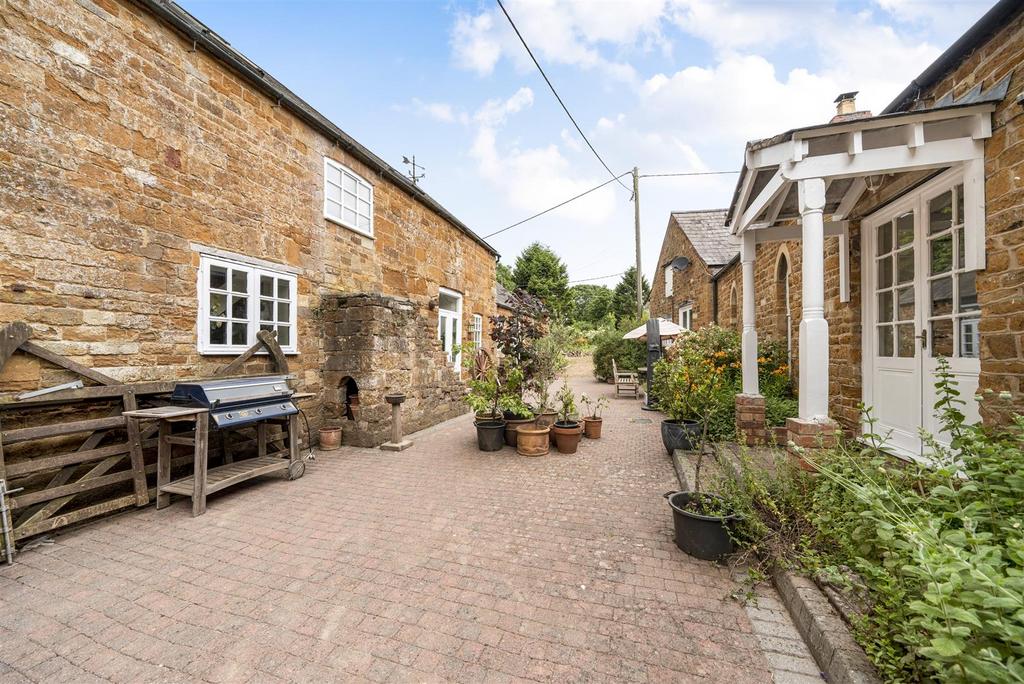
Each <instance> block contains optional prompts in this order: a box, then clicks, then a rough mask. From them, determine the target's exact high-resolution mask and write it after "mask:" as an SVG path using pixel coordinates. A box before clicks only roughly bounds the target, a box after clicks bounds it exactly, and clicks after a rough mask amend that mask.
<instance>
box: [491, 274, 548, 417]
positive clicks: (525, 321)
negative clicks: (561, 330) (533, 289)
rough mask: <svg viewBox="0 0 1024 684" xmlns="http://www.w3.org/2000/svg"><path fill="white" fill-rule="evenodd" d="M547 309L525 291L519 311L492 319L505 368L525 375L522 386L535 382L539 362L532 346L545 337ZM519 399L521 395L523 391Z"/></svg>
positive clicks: (518, 299)
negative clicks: (544, 328) (544, 316)
mask: <svg viewBox="0 0 1024 684" xmlns="http://www.w3.org/2000/svg"><path fill="white" fill-rule="evenodd" d="M543 313H544V307H543V305H542V304H541V302H540V300H539V299H537V298H536V297H533V296H532V295H530V294H528V293H525V292H517V293H516V309H515V311H514V312H513V313H512V314H511V315H508V316H491V339H492V340H493V341H494V346H495V347H497V349H498V351H499V352H501V355H502V366H503V367H505V366H509V367H514V368H516V369H518V370H519V371H520V372H522V374H523V383H522V384H521V387H522V388H523V389H525V388H526V387H528V386H531V384H532V383H533V381H534V375H535V373H536V367H535V366H536V359H535V357H534V351H533V343H534V341H536V340H538V339H540V337H541V335H542V334H543V330H542V328H541V323H542V316H543ZM519 396H520V398H521V397H522V393H521V392H520V395H519Z"/></svg>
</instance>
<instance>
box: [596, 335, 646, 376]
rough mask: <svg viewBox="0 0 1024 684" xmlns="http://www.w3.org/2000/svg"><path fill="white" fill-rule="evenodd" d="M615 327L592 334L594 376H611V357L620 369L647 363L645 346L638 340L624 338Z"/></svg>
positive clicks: (634, 367)
mask: <svg viewBox="0 0 1024 684" xmlns="http://www.w3.org/2000/svg"><path fill="white" fill-rule="evenodd" d="M624 334H625V333H624V332H621V331H619V330H617V329H615V328H602V329H601V330H600V331H599V332H598V333H597V334H596V335H594V340H593V345H594V354H593V359H594V377H595V378H597V379H598V380H608V379H610V378H611V377H612V359H615V364H616V365H617V366H618V367H619V369H620V370H636V369H637V368H640V367H642V366H646V365H647V348H646V346H645V345H644V343H643V342H641V341H639V340H624V339H622V336H623V335H624Z"/></svg>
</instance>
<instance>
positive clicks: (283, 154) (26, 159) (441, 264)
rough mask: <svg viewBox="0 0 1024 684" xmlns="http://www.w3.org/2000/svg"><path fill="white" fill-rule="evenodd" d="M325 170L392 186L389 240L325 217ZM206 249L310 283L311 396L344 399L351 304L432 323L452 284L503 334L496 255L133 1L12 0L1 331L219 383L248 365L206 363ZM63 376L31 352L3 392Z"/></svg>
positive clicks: (305, 337)
mask: <svg viewBox="0 0 1024 684" xmlns="http://www.w3.org/2000/svg"><path fill="white" fill-rule="evenodd" d="M325 156H328V157H330V158H332V159H335V160H337V161H339V162H341V163H343V164H344V165H345V166H348V167H349V168H351V169H352V170H354V171H355V172H357V173H358V174H360V175H361V176H363V177H364V178H365V179H367V180H368V181H369V182H370V183H371V184H372V185H373V186H374V223H375V226H374V228H375V231H374V232H375V238H373V239H371V238H368V237H365V236H363V235H361V234H359V233H356V232H353V231H351V230H349V229H347V228H344V227H342V226H340V225H337V224H335V223H332V222H330V221H328V220H325V219H324V217H323V199H324V198H323V170H324V161H323V159H324V157H325ZM197 246H202V247H208V248H217V249H221V250H225V251H228V252H232V253H238V254H241V255H244V256H250V257H259V258H261V259H264V260H267V261H272V262H275V263H278V264H281V265H284V266H287V267H290V268H293V269H296V270H297V271H298V276H297V277H298V293H299V298H298V328H299V329H298V351H299V353H298V354H297V355H294V356H292V357H290V359H289V362H290V364H291V366H292V371H293V372H295V373H296V375H297V377H298V385H299V387H300V388H301V389H302V390H304V391H312V392H316V393H320V392H321V391H322V389H323V387H324V384H323V381H322V377H321V369H322V366H323V364H324V361H325V359H326V351H325V349H324V343H323V340H322V336H321V329H320V323H319V321H318V318H317V315H316V314H317V312H318V311H319V309H320V308H321V305H322V299H323V298H324V297H325V296H326V295H329V294H331V293H338V292H372V293H379V294H384V295H390V296H398V297H402V298H406V299H408V300H410V301H411V302H413V303H414V304H415V306H417V307H419V308H420V309H422V308H423V307H424V306H425V305H426V304H427V303H428V302H429V301H430V300H431V299H433V298H436V297H437V293H438V288H439V287H447V288H450V289H453V290H456V291H459V292H462V293H463V294H464V297H465V299H464V304H463V311H464V316H465V320H464V321H463V325H462V329H463V330H468V329H469V323H470V319H471V317H472V315H473V314H480V315H481V316H482V317H483V319H484V322H485V323H484V325H485V331H484V339H485V340H487V339H488V335H487V331H486V326H488V325H489V324H488V323H487V321H488V317H489V316H491V315H493V314H494V312H495V309H494V266H495V260H494V255H493V254H492V253H490V252H489V251H488V250H487V249H485V248H484V247H483V246H481V245H480V244H479V243H477V242H476V241H474V240H473V239H471V238H470V237H469V236H468V235H467V234H466V233H464V232H462V231H461V230H459V228H458V227H457V226H456V225H455V224H453V223H451V222H449V221H448V220H446V219H445V218H444V217H443V216H441V215H439V214H438V213H435V212H434V211H433V210H431V209H430V208H429V207H428V206H427V205H425V204H423V203H421V202H420V201H419V200H418V199H417V198H416V197H415V196H414V195H412V194H410V193H409V192H408V191H407V190H406V189H405V188H403V187H402V186H399V185H397V184H393V183H392V182H391V181H389V180H388V179H387V178H386V177H382V176H381V174H379V173H378V172H377V171H376V170H375V169H374V168H371V167H370V166H368V165H367V164H365V163H363V161H361V159H360V158H358V157H356V156H355V155H353V154H350V153H349V152H347V151H345V150H343V149H342V148H340V147H338V146H336V145H335V144H334V143H333V142H332V141H330V140H328V139H326V138H325V137H324V136H323V135H321V134H320V133H319V132H318V131H317V130H314V129H312V128H311V127H310V126H308V125H307V124H305V123H304V122H303V121H301V120H299V119H298V118H296V117H295V116H293V115H292V114H291V113H290V112H289V111H288V110H286V109H284V108H282V107H280V106H278V105H277V102H276V101H273V100H271V99H270V98H268V97H267V96H265V95H264V94H262V92H261V91H258V90H256V88H255V87H254V86H252V85H251V84H250V83H249V82H248V81H246V80H244V79H243V78H242V77H241V76H239V75H237V74H235V73H234V72H232V71H230V70H229V69H228V68H227V67H226V66H225V65H224V64H223V63H221V62H220V61H218V60H216V59H214V58H213V57H212V56H210V55H209V54H207V53H205V52H204V51H203V50H202V49H199V50H193V46H192V43H191V42H190V41H186V40H185V39H184V38H182V37H181V36H179V35H178V34H177V33H175V32H173V31H172V30H171V29H170V28H169V27H168V26H166V25H165V24H163V23H162V22H161V21H159V20H158V19H156V18H155V17H153V16H152V15H150V14H148V13H147V12H146V11H145V10H143V9H141V8H140V7H139V6H137V5H135V4H133V3H131V2H128V1H127V0H91V1H86V0H83V2H77V3H76V2H43V1H35V0H8V1H6V2H4V3H3V12H2V16H0V321H3V322H9V321H15V320H24V321H26V322H27V323H29V324H30V325H31V326H32V328H33V335H34V339H35V340H36V341H37V342H39V343H40V344H42V345H43V346H45V347H47V348H49V349H52V350H54V351H57V352H59V353H62V354H65V355H67V356H68V357H70V358H71V359H73V360H75V361H78V362H80V363H83V364H85V365H87V366H92V367H96V368H100V369H102V370H103V372H104V373H107V374H109V375H112V376H114V377H116V378H118V379H121V380H124V381H136V380H146V379H175V378H181V377H194V376H204V375H209V374H211V373H212V372H213V371H214V370H215V369H216V368H217V367H220V366H222V365H223V364H225V363H227V362H228V361H230V359H231V357H230V356H211V355H202V354H200V353H199V352H198V351H197V335H196V318H197V308H198V300H197V293H196V276H197V269H198V266H199V254H198V253H197V252H196V251H195V247H197ZM420 323H421V324H422V325H423V326H424V327H425V329H426V330H427V331H428V332H433V331H436V325H437V321H436V314H433V317H431V315H430V314H427V315H425V317H424V318H422V319H421V320H420ZM437 358H438V357H437V356H436V355H435V354H430V355H427V356H425V357H424V359H423V363H425V364H429V366H428V367H429V368H433V369H434V370H435V371H437V372H441V371H442V370H443V368H439V367H438V366H437ZM260 363H261V362H260V361H259V360H256V361H254V364H256V366H258V365H259V364H260ZM61 377H62V374H61V373H59V372H57V371H55V370H54V369H52V368H50V367H48V366H40V365H39V364H38V363H37V362H36V361H35V360H34V359H31V358H28V357H23V356H22V355H21V354H18V355H16V356H15V357H13V358H12V359H11V362H10V363H8V364H7V366H6V368H5V369H3V370H2V371H0V391H5V390H9V389H18V390H23V389H35V388H37V387H39V386H45V385H48V384H54V383H55V382H57V381H59V380H60V379H61ZM321 402H322V397H320V398H318V399H317V400H316V401H315V402H312V403H310V404H308V405H307V407H308V408H310V409H311V410H309V413H310V415H311V417H314V419H315V416H316V415H317V414H318V413H319V406H320V403H321ZM314 425H315V422H314Z"/></svg>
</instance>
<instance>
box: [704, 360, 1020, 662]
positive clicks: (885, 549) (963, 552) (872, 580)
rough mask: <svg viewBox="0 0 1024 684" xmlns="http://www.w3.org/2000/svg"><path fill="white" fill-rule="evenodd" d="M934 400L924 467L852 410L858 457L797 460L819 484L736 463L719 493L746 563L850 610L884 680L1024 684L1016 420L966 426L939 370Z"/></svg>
mask: <svg viewBox="0 0 1024 684" xmlns="http://www.w3.org/2000/svg"><path fill="white" fill-rule="evenodd" d="M936 388H937V390H938V397H939V399H938V401H937V402H936V404H935V407H934V408H935V411H936V415H937V417H938V418H939V419H940V423H941V426H942V434H943V435H944V441H939V440H938V439H936V438H935V437H933V436H930V435H924V441H925V443H926V445H927V447H928V459H929V463H928V465H922V464H918V463H907V462H903V461H898V460H896V459H894V458H893V457H891V456H888V455H887V454H886V453H885V452H884V446H885V441H884V439H883V438H881V437H879V436H878V435H875V434H873V432H874V424H875V421H874V418H873V417H872V416H871V414H870V411H867V410H865V414H864V415H865V418H864V420H865V425H866V427H867V432H868V434H867V435H866V438H865V439H866V444H861V445H857V444H855V443H845V444H841V445H840V446H838V447H836V448H834V449H831V450H829V451H828V452H826V453H824V454H822V455H816V456H813V457H812V456H810V455H809V454H805V455H804V456H805V458H806V459H807V460H808V461H811V462H813V464H814V465H815V466H816V468H817V469H818V470H819V472H820V475H818V476H810V475H808V474H805V473H799V472H798V471H796V470H795V469H793V468H792V467H791V466H790V467H788V469H787V467H785V466H781V467H780V466H778V465H776V466H775V467H774V468H759V467H757V466H756V465H752V464H751V463H750V462H749V459H747V460H746V461H742V459H741V467H740V469H739V472H738V474H737V475H736V476H735V477H734V478H731V479H730V478H726V479H725V481H723V482H722V483H721V484H720V488H719V491H720V492H721V493H722V494H723V495H725V496H726V497H727V498H728V499H729V501H730V502H731V503H732V505H733V506H734V507H735V508H736V510H737V511H739V512H741V513H742V514H743V516H744V521H743V523H742V524H741V527H740V528H739V530H738V532H737V539H738V540H739V541H740V543H742V544H743V545H744V547H745V548H746V549H747V550H748V551H752V550H756V553H757V555H759V556H760V557H767V558H770V559H771V560H773V561H774V562H777V563H788V562H800V563H801V564H802V565H803V566H804V567H805V568H806V569H808V570H810V571H812V572H814V573H815V574H816V576H818V577H819V578H822V579H823V580H825V581H828V582H830V583H832V584H833V585H835V586H837V587H839V588H841V589H842V590H844V593H846V594H847V595H849V596H851V597H852V598H853V599H854V601H855V604H856V605H857V606H858V608H859V611H860V615H859V617H856V618H855V619H854V628H855V635H856V637H857V639H858V641H859V642H860V643H861V644H862V645H863V646H864V648H865V650H866V651H867V653H868V655H869V656H870V657H871V659H872V660H873V661H874V663H875V664H876V666H877V667H878V668H879V670H880V672H881V674H882V676H883V678H884V679H885V680H887V681H924V680H933V679H934V680H941V681H952V682H1020V681H1024V503H1022V498H1021V492H1024V418H1022V417H1020V416H1017V417H1015V419H1014V421H1013V423H1012V424H1011V425H1010V426H1009V427H1008V428H1004V429H1002V430H995V429H986V428H985V427H983V426H980V425H966V424H965V419H964V415H963V410H962V407H963V404H964V402H963V400H961V399H960V396H959V390H958V388H957V385H956V382H955V380H954V379H953V377H952V375H951V373H950V371H949V366H948V364H947V363H946V362H945V361H940V365H939V369H938V371H937V380H936ZM945 440H948V444H947V443H946V441H945Z"/></svg>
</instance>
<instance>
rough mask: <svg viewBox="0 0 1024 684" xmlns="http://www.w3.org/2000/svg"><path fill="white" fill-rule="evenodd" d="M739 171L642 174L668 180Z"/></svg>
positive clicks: (643, 176)
mask: <svg viewBox="0 0 1024 684" xmlns="http://www.w3.org/2000/svg"><path fill="white" fill-rule="evenodd" d="M729 173H739V171H687V172H685V173H641V174H640V177H641V178H667V177H670V176H721V175H724V174H729Z"/></svg>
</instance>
